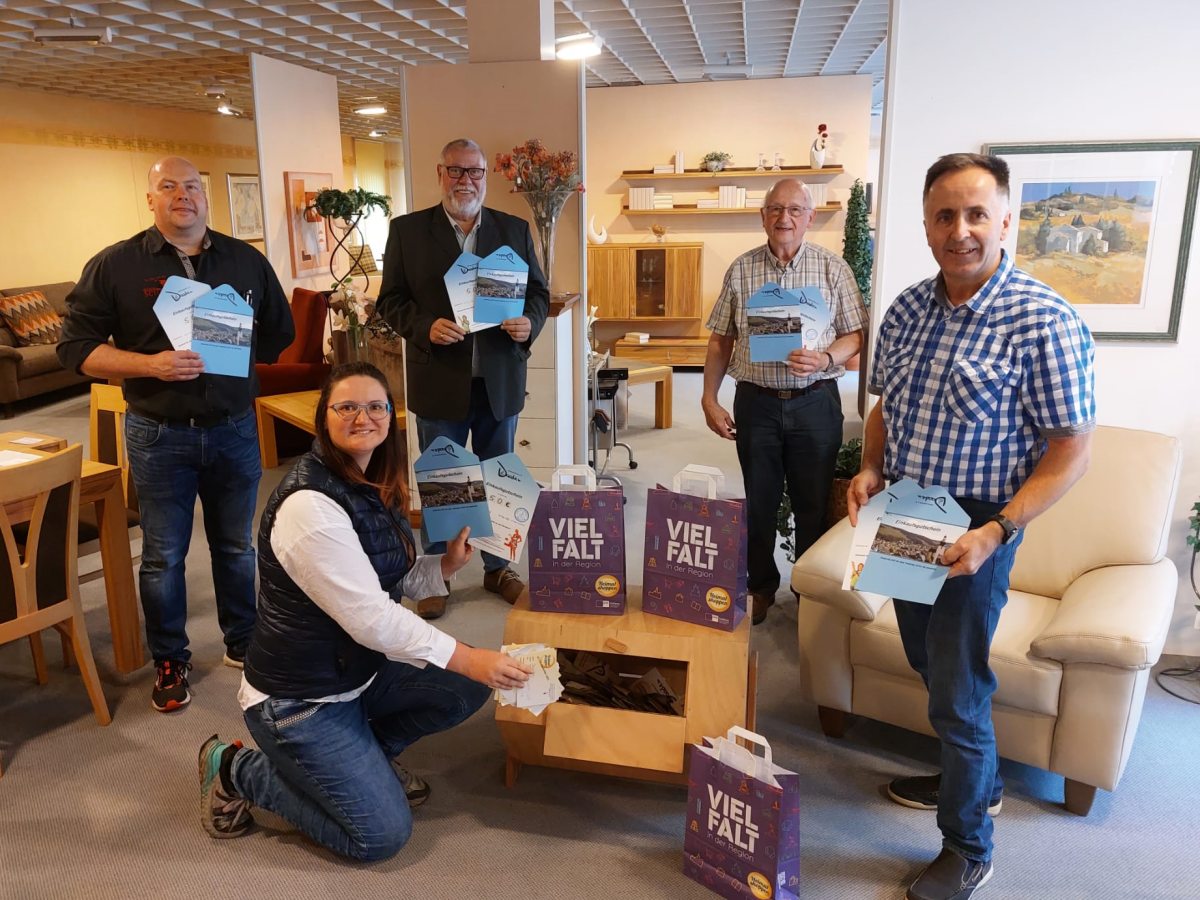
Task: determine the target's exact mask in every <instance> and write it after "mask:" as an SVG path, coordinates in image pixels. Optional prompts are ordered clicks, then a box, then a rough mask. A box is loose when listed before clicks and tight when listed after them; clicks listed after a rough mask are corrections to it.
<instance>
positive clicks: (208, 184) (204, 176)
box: [200, 172, 212, 228]
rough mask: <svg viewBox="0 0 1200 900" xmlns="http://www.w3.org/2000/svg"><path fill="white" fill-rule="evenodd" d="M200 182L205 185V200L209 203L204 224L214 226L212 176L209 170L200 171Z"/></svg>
mask: <svg viewBox="0 0 1200 900" xmlns="http://www.w3.org/2000/svg"><path fill="white" fill-rule="evenodd" d="M200 184H201V185H202V186H203V187H204V200H205V202H206V203H207V205H208V211H207V212H205V214H204V224H205V225H207V226H208V227H209V228H212V178H210V177H209V174H208V173H207V172H201V173H200Z"/></svg>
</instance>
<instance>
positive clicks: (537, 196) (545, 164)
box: [493, 138, 583, 284]
mask: <svg viewBox="0 0 1200 900" xmlns="http://www.w3.org/2000/svg"><path fill="white" fill-rule="evenodd" d="M493 171H496V172H500V173H502V174H503V175H504V177H505V178H507V179H508V180H509V181H511V182H512V183H513V193H514V194H520V195H521V196H522V197H524V198H525V202H526V203H528V204H529V211H530V212H531V213H532V214H533V224H534V227H535V228H536V229H537V234H538V240H537V243H536V246H535V250H536V252H537V257H538V263H539V264H540V265H541V267H542V273H543V274H544V275H545V276H546V284H550V283H551V282H550V279H551V270H552V269H553V268H554V231H555V229H556V228H557V227H558V217H559V215H560V214H561V213H562V210H563V206H564V205H565V204H566V202H567V200H568V199H570V197H571V195H572V194H582V193H583V185H582V184H581V183H580V176H579V160H578V158H577V157H576V156H575V154H574V153H573V152H572V151H570V150H561V151H559V152H557V153H554V152H552V151H550V150H547V149H546V147H545V145H544V144H543V143H542V142H541V141H539V140H538V139H537V138H531V139H530V140H527V141H526V142H525V143H524V144H521V145H520V146H517V147H513V149H512V152H511V153H497V154H496V167H495V169H494V170H493Z"/></svg>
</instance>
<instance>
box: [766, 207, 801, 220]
mask: <svg viewBox="0 0 1200 900" xmlns="http://www.w3.org/2000/svg"><path fill="white" fill-rule="evenodd" d="M763 209H765V210H766V211H767V215H768V216H771V217H772V218H774V219H778V218H779V217H780V216H781V215H783V214H784V213H787V214H788V215H789V216H791V217H792V218H793V219H798V218H800V217H801V216H802V215H804V214H805V213H808V212H812V207H811V206H773V205H772V206H764V207H763Z"/></svg>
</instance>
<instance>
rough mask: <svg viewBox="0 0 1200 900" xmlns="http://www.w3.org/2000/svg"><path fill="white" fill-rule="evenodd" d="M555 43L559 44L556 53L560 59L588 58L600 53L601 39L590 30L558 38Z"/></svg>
mask: <svg viewBox="0 0 1200 900" xmlns="http://www.w3.org/2000/svg"><path fill="white" fill-rule="evenodd" d="M554 43H556V44H557V45H558V49H557V50H555V51H554V55H555V56H557V57H558V58H559V59H587V58H588V57H590V56H598V55H599V54H600V41H599V40H597V39H596V38H595V37H594V36H593V35H592V33H591V32H590V31H581V32H579V33H578V34H568V35H567V36H566V37H560V38H557V39H556V40H555V42H554Z"/></svg>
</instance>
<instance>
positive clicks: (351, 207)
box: [307, 188, 392, 292]
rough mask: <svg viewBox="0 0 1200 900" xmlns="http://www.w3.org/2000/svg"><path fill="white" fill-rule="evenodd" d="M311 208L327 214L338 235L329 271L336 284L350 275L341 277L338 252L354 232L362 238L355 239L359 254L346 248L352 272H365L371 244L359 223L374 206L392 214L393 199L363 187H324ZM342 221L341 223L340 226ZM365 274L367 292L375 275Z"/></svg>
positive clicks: (327, 219) (386, 214) (309, 207)
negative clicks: (365, 189) (364, 237)
mask: <svg viewBox="0 0 1200 900" xmlns="http://www.w3.org/2000/svg"><path fill="white" fill-rule="evenodd" d="M307 208H308V209H311V210H313V211H315V212H316V213H317V214H318V215H320V216H323V217H324V218H325V220H326V221H327V222H329V227H330V229H331V230H332V231H333V233H334V235H335V236H338V239H337V242H336V244H335V245H334V248H333V253H331V254H330V255H329V274H330V275H331V276H332V277H333V280H334V284H335V287H336V286H337V285H339V284H343V283H344V281H345V278H347V277H349V276H348V275H347V276H339V275H338V273H337V260H338V251H339V250H342V249H346V243H347V241H348V240H349V238H350V235H351V234H354V233H356V232H358V240H357V241H356V242H355V244H356V245H357V250H358V255H357V256H354V257H351V256H350V251H349V250H348V249H346V255H347V257H348V258H349V259H350V272H351V273H353V272H354V271H356V270H357V271H362V267H361V263H362V257H363V254H364V253H366V252H367V244H366V241H364V240H363V239H362V233H361V232H360V231H359V228H358V223H359V222H361V221H362V220H363V217H364V216H366V215H368V214H369V213H370V212H371V210H373V209H377V210H379V211H380V212H382V213H383V214H384V215H385V216H388V215H391V213H392V198H391V197H388V196H387V195H385V194H376V193H374V192H373V191H364V190H363V189H362V188H351V189H350V190H348V191H342V190H338V189H337V188H322V189H321V190H320V191H318V192H317V195H316V196H315V197H313V201H312V203H310V204H309V205H308V207H307ZM338 222H340V223H341V225H338V224H337V223H338ZM363 277H364V278H366V279H367V284H366V286H364V288H363V291H364V292H365V291H366V289H367V288H368V287H370V285H371V276H370V275H367V274H366V273H365V272H363Z"/></svg>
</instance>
